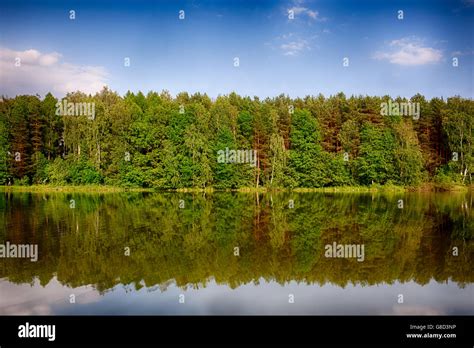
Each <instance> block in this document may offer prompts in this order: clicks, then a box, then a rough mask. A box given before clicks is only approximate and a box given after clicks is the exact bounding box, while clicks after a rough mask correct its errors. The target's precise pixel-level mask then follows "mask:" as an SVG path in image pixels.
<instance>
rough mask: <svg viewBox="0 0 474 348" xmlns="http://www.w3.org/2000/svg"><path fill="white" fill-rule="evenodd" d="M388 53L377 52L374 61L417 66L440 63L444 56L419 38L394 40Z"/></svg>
mask: <svg viewBox="0 0 474 348" xmlns="http://www.w3.org/2000/svg"><path fill="white" fill-rule="evenodd" d="M387 51H388V52H376V53H375V54H374V56H373V58H374V59H378V60H388V61H389V62H390V63H392V64H397V65H406V66H415V65H425V64H432V63H437V62H439V61H440V60H441V59H442V57H443V54H442V53H441V51H440V50H438V49H435V48H432V47H426V46H424V45H423V42H422V41H421V40H419V39H417V38H403V39H399V40H393V41H392V42H390V44H389V45H388V47H387Z"/></svg>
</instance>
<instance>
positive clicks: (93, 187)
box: [0, 185, 153, 193]
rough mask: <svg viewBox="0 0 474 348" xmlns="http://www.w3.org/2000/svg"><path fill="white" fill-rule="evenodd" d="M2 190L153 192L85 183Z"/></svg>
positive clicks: (5, 189) (16, 187) (13, 187)
mask: <svg viewBox="0 0 474 348" xmlns="http://www.w3.org/2000/svg"><path fill="white" fill-rule="evenodd" d="M0 190H2V191H5V192H8V191H11V192H40V193H41V192H85V193H87V192H94V193H109V192H110V193H113V192H127V191H133V192H152V191H153V190H151V189H143V188H130V189H128V188H124V187H118V186H103V185H83V186H55V185H31V186H0Z"/></svg>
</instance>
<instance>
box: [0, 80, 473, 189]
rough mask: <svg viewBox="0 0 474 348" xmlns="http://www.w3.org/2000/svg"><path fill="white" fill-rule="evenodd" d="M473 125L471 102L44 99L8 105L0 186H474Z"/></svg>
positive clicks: (105, 94)
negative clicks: (396, 108) (403, 107)
mask: <svg viewBox="0 0 474 348" xmlns="http://www.w3.org/2000/svg"><path fill="white" fill-rule="evenodd" d="M396 102H398V103H413V104H414V105H417V106H418V107H419V109H418V112H419V115H418V117H409V116H406V115H403V114H399V115H397V114H395V115H393V113H392V114H390V115H387V113H386V112H382V110H381V108H382V105H387V103H396ZM70 103H72V105H76V106H77V105H82V104H84V105H86V103H87V105H88V106H91V105H92V108H89V109H92V110H94V115H92V116H93V117H91V114H87V113H83V114H74V112H72V113H70V112H69V113H68V112H58V105H59V106H61V105H65V106H66V105H68V104H70ZM81 103H82V104H81ZM72 111H74V110H72ZM473 125H474V101H473V100H472V99H466V98H461V97H458V96H455V97H450V98H447V99H443V98H433V99H431V100H427V99H426V98H425V97H423V96H422V95H420V94H417V95H415V96H413V97H412V98H410V99H409V100H408V99H405V98H396V99H392V98H391V97H389V96H383V97H378V96H351V97H346V96H345V95H344V94H343V93H339V94H337V95H334V96H330V97H325V96H323V95H321V94H320V95H318V96H307V97H305V98H290V97H288V96H285V95H283V94H282V95H279V96H277V97H274V98H266V99H260V98H258V97H253V98H251V97H246V96H245V97H243V96H239V95H237V94H236V93H230V94H229V95H220V96H218V97H217V98H210V97H209V96H207V95H206V94H200V93H196V94H193V95H189V94H188V93H185V92H183V93H179V94H177V95H176V96H175V97H173V96H171V94H170V93H169V92H167V91H162V92H161V93H157V92H149V93H148V94H146V95H145V94H143V93H142V92H138V93H131V92H127V93H126V94H125V95H124V96H120V95H119V94H118V93H116V92H113V91H111V90H110V89H108V88H104V89H103V90H101V91H100V92H98V93H97V94H95V95H86V94H84V93H81V92H74V93H70V94H68V95H66V96H65V97H64V98H63V99H59V100H58V99H56V98H55V97H54V96H53V95H52V94H51V93H48V94H47V95H46V96H45V97H44V98H43V99H41V97H40V96H38V95H36V96H32V95H23V96H16V97H15V98H7V97H3V98H2V99H1V102H0V185H42V184H45V185H46V184H48V185H56V186H66V185H111V186H121V187H135V188H153V189H184V188H196V189H239V188H269V189H272V188H275V189H280V188H281V189H293V188H322V187H339V186H371V185H400V186H404V187H417V186H420V185H422V184H425V183H435V184H439V185H472V176H473V175H472V174H473V173H474V155H473V143H474V132H473V129H474V127H473ZM229 149H230V150H234V151H248V153H255V156H256V159H255V165H253V163H252V165H249V163H242V162H244V161H241V162H240V163H239V162H238V161H232V159H231V160H230V161H225V162H224V163H223V161H218V153H219V152H222V151H229ZM230 157H232V156H230Z"/></svg>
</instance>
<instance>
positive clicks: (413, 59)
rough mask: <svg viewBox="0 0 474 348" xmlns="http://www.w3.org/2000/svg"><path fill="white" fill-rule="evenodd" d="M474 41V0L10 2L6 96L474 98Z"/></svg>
mask: <svg viewBox="0 0 474 348" xmlns="http://www.w3.org/2000/svg"><path fill="white" fill-rule="evenodd" d="M71 11H74V16H72V15H71V14H72V12H71ZM180 11H184V12H181V17H183V16H182V15H183V14H184V18H182V19H181V18H180ZM400 11H402V12H400ZM71 17H74V18H71ZM473 43H474V0H450V1H449V0H443V1H439V0H423V1H421V0H420V1H417V0H407V1H392V0H385V1H376V0H372V1H367V0H360V1H355V0H354V1H342V0H341V1H338V0H327V1H322V0H314V1H311V0H285V1H264V0H262V1H244V0H242V1H222V0H221V1H198V0H189V1H188V0H186V1H183V0H178V1H151V0H150V1H142V0H138V1H119V0H114V1H97V0H95V1H89V0H83V1H45V0H36V1H23V0H16V1H10V0H2V1H1V2H0V95H4V96H8V97H14V96H16V95H21V94H38V95H40V96H41V97H44V95H45V94H46V93H48V92H51V93H53V94H54V95H55V96H57V97H61V96H64V95H65V94H66V93H67V92H73V91H76V90H80V91H83V92H85V93H95V92H96V91H98V90H100V89H102V87H103V86H105V85H106V86H108V87H109V88H110V89H112V90H114V91H117V92H118V93H119V94H121V95H123V94H125V93H126V92H127V91H128V90H130V91H132V92H138V91H142V92H144V93H146V92H148V91H150V90H153V91H157V92H160V91H161V90H168V91H169V92H170V93H171V94H172V95H176V94H177V93H179V92H182V91H186V92H188V93H195V92H201V93H207V94H208V95H209V96H211V97H217V96H218V95H223V94H228V93H230V92H232V91H235V92H237V93H238V94H240V95H247V96H251V97H253V96H258V97H260V98H265V97H273V96H277V95H280V94H282V93H283V94H287V95H289V96H291V97H304V96H306V95H318V94H319V93H322V94H323V95H325V96H329V95H333V94H337V93H339V92H343V93H345V94H346V95H379V96H383V95H390V96H392V97H397V96H402V97H411V96H413V95H415V94H416V93H421V94H423V95H425V96H426V97H427V98H432V97H450V96H454V95H460V96H462V97H465V98H473V97H474V82H473V81H474V44H473ZM127 58H128V60H127ZM453 58H456V59H457V66H453V65H456V64H455V63H454V61H453ZM127 62H129V63H130V64H129V66H127ZM237 63H238V64H237Z"/></svg>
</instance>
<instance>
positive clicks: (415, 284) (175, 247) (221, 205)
mask: <svg viewBox="0 0 474 348" xmlns="http://www.w3.org/2000/svg"><path fill="white" fill-rule="evenodd" d="M473 202H474V195H473V194H472V193H471V192H467V193H405V192H399V193H357V194H356V193H314V192H313V193H292V192H276V193H259V194H257V193H231V192H214V193H206V194H204V193H137V192H123V193H105V194H84V193H55V192H54V193H20V192H18V193H17V192H14V193H12V192H0V244H4V245H6V244H7V243H9V244H10V245H17V246H18V245H25V244H28V245H37V248H38V259H37V261H36V262H34V261H32V260H31V259H30V258H18V257H17V258H12V257H9V258H6V257H3V258H0V314H1V315H5V314H14V315H16V314H33V315H35V314H38V315H40V314H46V315H48V314H145V315H148V314H150V315H155V314H156V315H158V314H172V315H173V314H179V315H181V314H198V315H203V314H237V315H240V314H311V315H313V314H315V315H346V314H347V315H352V314H362V315H371V314H388V315H392V314H393V315H400V314H427V315H434V314H436V315H458V314H459V315H461V314H474V286H473V280H474V270H473V267H472V265H473V257H474V239H473V237H474V215H473V211H474V209H473ZM339 247H340V248H339Z"/></svg>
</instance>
